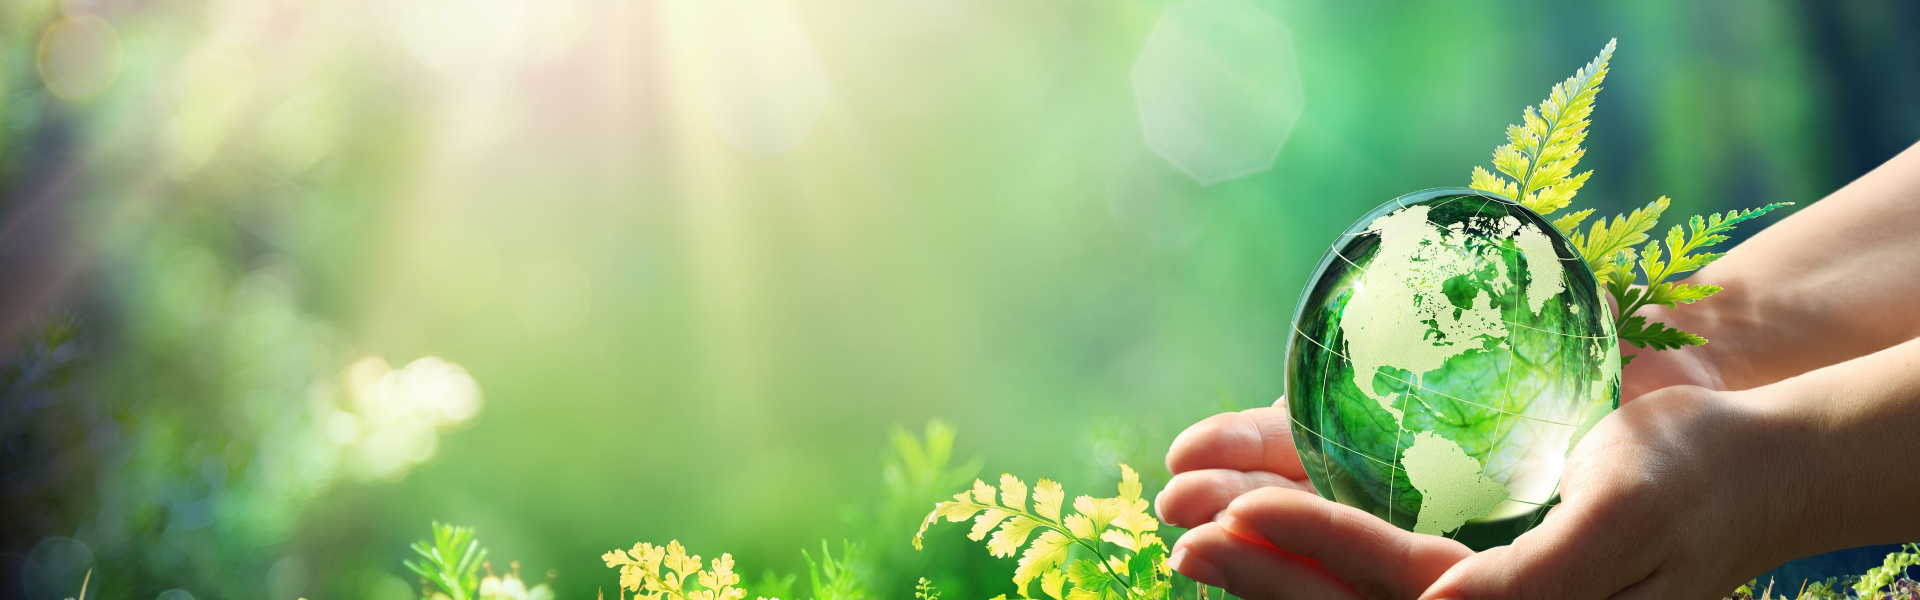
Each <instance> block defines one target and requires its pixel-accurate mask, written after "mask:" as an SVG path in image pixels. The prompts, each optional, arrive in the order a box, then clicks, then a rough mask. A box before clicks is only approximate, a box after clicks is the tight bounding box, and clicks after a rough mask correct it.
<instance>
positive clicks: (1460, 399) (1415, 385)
mask: <svg viewBox="0 0 1920 600" xmlns="http://www.w3.org/2000/svg"><path fill="white" fill-rule="evenodd" d="M1293 331H1294V334H1295V335H1298V336H1300V337H1302V338H1305V339H1306V340H1307V341H1309V342H1313V345H1315V346H1319V347H1320V348H1321V349H1324V350H1326V351H1327V352H1329V353H1331V354H1333V355H1334V356H1338V357H1340V358H1343V359H1346V360H1347V361H1348V362H1352V361H1353V359H1352V358H1349V357H1348V356H1347V355H1345V354H1342V353H1340V351H1338V350H1334V349H1332V348H1328V347H1327V345H1326V344H1322V343H1320V341H1319V340H1316V339H1313V338H1310V337H1307V335H1306V333H1305V332H1302V331H1300V329H1299V328H1298V327H1295V328H1294V330H1293ZM1375 374H1376V375H1384V376H1386V377H1387V378H1388V379H1392V380H1394V381H1398V382H1400V383H1404V384H1407V385H1408V386H1410V387H1414V388H1419V389H1420V390H1422V391H1426V392H1431V393H1433V394H1436V395H1439V396H1442V397H1445V398H1447V399H1449V400H1453V401H1455V402H1460V403H1463V404H1471V405H1474V406H1478V407H1480V408H1484V409H1487V410H1491V411H1494V412H1497V413H1500V414H1504V415H1513V416H1516V417H1520V418H1522V419H1529V420H1534V421H1539V422H1541V423H1546V424H1549V425H1559V426H1561V427H1576V426H1575V425H1570V424H1567V423H1561V422H1559V421H1549V420H1546V419H1542V418H1539V417H1534V416H1529V415H1523V414H1519V413H1515V412H1510V411H1507V410H1503V409H1500V408H1496V407H1493V406H1488V405H1485V404H1481V403H1479V402H1474V401H1472V400H1466V399H1462V398H1458V397H1455V396H1453V395H1452V394H1448V393H1446V392H1441V391H1439V390H1432V389H1428V388H1427V387H1426V386H1424V385H1420V384H1417V383H1413V382H1411V381H1407V380H1405V379H1401V378H1399V377H1397V376H1395V375H1393V374H1392V373H1384V372H1379V371H1376V372H1375ZM1322 393H1325V392H1324V391H1323V392H1322Z"/></svg>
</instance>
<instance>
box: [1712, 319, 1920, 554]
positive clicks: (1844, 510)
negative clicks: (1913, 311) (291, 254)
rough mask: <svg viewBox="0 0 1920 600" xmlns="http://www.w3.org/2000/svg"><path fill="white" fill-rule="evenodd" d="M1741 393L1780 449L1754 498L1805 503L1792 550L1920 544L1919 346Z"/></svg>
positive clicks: (1909, 343)
mask: <svg viewBox="0 0 1920 600" xmlns="http://www.w3.org/2000/svg"><path fill="white" fill-rule="evenodd" d="M1743 394H1747V395H1752V396H1754V398H1753V399H1752V401H1753V403H1754V405H1755V406H1756V407H1757V408H1758V410H1759V414H1761V415H1763V417H1762V419H1763V422H1766V423H1768V424H1769V427H1768V431H1766V432H1764V433H1763V435H1772V436H1775V437H1776V439H1779V440H1780V441H1781V442H1782V443H1779V444H1776V446H1775V447H1776V448H1777V449H1778V451H1777V452H1776V456H1774V457H1772V459H1771V460H1772V461H1773V462H1774V463H1775V464H1777V465H1779V466H1778V467H1777V468H1775V469H1772V470H1773V471H1774V472H1775V473H1776V474H1778V475H1779V477H1778V478H1776V479H1775V480H1774V481H1773V486H1774V488H1775V489H1757V490H1753V491H1752V493H1754V494H1783V495H1787V496H1788V497H1794V498H1797V499H1798V506H1799V507H1800V510H1799V512H1800V515H1798V517H1797V518H1790V520H1791V521H1793V522H1791V523H1782V524H1780V525H1781V526H1782V527H1787V528H1789V530H1790V531H1792V532H1793V535H1792V536H1790V537H1791V538H1792V539H1791V541H1790V542H1789V543H1792V544H1797V545H1803V547H1795V548H1791V550H1795V551H1799V552H1800V553H1801V554H1802V555H1807V554H1814V553H1818V552H1822V551H1827V550H1833V549H1838V548H1847V547H1854V546H1863V545H1869V544H1880V543H1895V542H1906V541H1912V540H1915V539H1920V475H1916V471H1915V468H1916V465H1920V339H1914V340H1909V341H1907V342H1905V343H1901V344H1899V345H1896V346H1894V347H1892V348H1888V349H1885V350H1881V351H1879V352H1876V353H1873V354H1869V355H1867V356H1864V357H1860V358H1857V359H1854V360H1851V361H1848V362H1844V363H1840V364H1837V365H1833V366H1830V367H1826V368H1822V369H1819V370H1815V371H1811V372H1808V373H1806V374H1804V375H1801V376H1799V377H1794V378H1792V379H1788V380H1785V381H1782V382H1780V383H1777V384H1774V385H1770V386H1766V387H1763V388H1758V389H1754V390H1750V391H1748V392H1744V393H1743ZM1762 460H1765V459H1764V458H1762Z"/></svg>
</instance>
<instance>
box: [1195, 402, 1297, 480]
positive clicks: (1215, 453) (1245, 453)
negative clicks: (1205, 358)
mask: <svg viewBox="0 0 1920 600" xmlns="http://www.w3.org/2000/svg"><path fill="white" fill-rule="evenodd" d="M1201 469H1231V470H1234V471H1266V472H1268V473H1274V474H1277V475H1280V476H1282V477H1286V478H1288V479H1306V478H1307V474H1306V471H1305V470H1304V469H1303V468H1302V467H1301V466H1300V455H1299V452H1298V451H1297V450H1295V449H1294V447H1293V429H1292V425H1291V424H1290V423H1289V421H1288V419H1287V411H1286V409H1284V408H1273V407H1263V408H1255V409H1249V410H1245V411H1241V412H1237V413H1224V414H1218V415H1214V416H1212V417H1208V418H1207V419H1205V420H1202V421H1200V422H1199V423H1195V424H1194V425H1193V426H1192V427H1188V428H1187V430H1186V431H1183V432H1181V433H1180V436H1179V437H1177V438H1174V440H1173V445H1172V447H1171V448H1168V449H1167V470H1168V471H1170V472H1173V473H1176V474H1178V473H1183V472H1186V471H1197V470H1201Z"/></svg>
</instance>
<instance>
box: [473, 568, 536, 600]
mask: <svg viewBox="0 0 1920 600" xmlns="http://www.w3.org/2000/svg"><path fill="white" fill-rule="evenodd" d="M480 600H553V572H552V571H548V572H547V582H546V583H542V584H540V585H536V586H533V587H531V588H529V587H527V584H526V582H523V581H521V580H520V561H513V570H511V571H508V572H507V575H506V576H505V577H495V576H494V575H493V573H492V567H491V566H489V567H488V573H487V577H486V579H482V580H480Z"/></svg>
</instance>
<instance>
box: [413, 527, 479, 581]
mask: <svg viewBox="0 0 1920 600" xmlns="http://www.w3.org/2000/svg"><path fill="white" fill-rule="evenodd" d="M413 552H414V553H415V554H419V555H420V557H421V559H422V560H420V561H419V562H415V561H413V560H411V559H409V560H403V561H401V564H403V565H406V567H407V570H410V571H413V572H414V573H417V574H419V575H420V577H422V578H425V579H426V580H427V581H429V582H432V583H433V584H434V585H436V586H439V587H440V590H441V591H443V592H445V593H446V594H447V596H448V597H450V598H452V600H474V599H475V598H477V596H476V592H477V591H478V588H479V586H480V565H481V563H484V562H486V560H487V549H486V548H482V547H480V542H479V541H476V540H474V539H473V528H471V527H456V526H453V525H450V524H446V523H441V522H439V521H434V522H433V541H432V542H431V543H429V542H427V541H426V540H421V541H418V542H414V543H413Z"/></svg>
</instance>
